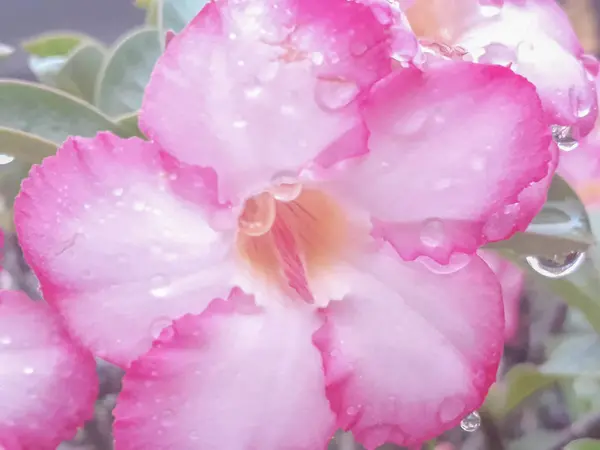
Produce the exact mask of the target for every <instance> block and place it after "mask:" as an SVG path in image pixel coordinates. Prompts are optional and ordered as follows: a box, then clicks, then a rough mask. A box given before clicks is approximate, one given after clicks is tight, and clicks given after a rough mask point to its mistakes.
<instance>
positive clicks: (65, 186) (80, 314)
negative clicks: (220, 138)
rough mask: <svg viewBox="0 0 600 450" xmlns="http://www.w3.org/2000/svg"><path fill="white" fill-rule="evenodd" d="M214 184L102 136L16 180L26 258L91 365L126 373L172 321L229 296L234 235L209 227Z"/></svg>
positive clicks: (78, 141)
mask: <svg viewBox="0 0 600 450" xmlns="http://www.w3.org/2000/svg"><path fill="white" fill-rule="evenodd" d="M210 179H211V177H210V176H207V174H206V173H205V172H204V171H203V170H202V169H200V168H192V167H186V166H181V165H179V164H178V163H177V162H176V161H174V160H173V159H172V158H171V157H170V156H168V155H165V154H163V153H161V151H160V148H159V147H157V146H156V145H155V144H152V143H149V142H145V141H142V140H140V139H137V138H133V139H121V138H118V137H116V136H113V135H111V134H109V133H100V134H99V135H98V136H97V137H95V138H91V139H88V138H70V139H68V140H67V141H66V142H65V143H64V144H63V146H62V147H61V148H60V149H59V150H58V153H57V154H56V156H52V157H49V158H46V159H45V160H44V162H43V163H42V165H41V166H34V167H33V169H32V170H31V173H30V175H29V178H28V179H26V180H24V182H23V184H22V189H21V193H20V194H19V196H18V198H17V200H16V202H15V224H16V229H17V233H18V236H19V240H20V243H21V245H22V248H23V252H24V255H25V258H26V260H27V261H28V263H29V264H30V266H31V267H32V268H33V270H34V272H35V274H36V275H37V276H38V278H39V280H40V283H41V290H42V292H43V295H44V298H45V299H46V301H48V302H49V303H50V304H51V305H53V306H54V307H56V308H57V310H58V311H59V312H60V313H61V315H62V316H63V317H64V319H65V321H66V323H67V326H68V327H69V329H70V331H71V332H72V333H73V335H74V336H76V337H77V338H78V339H79V340H80V341H81V342H82V343H84V344H85V345H86V346H87V347H88V348H90V349H91V350H92V351H93V352H94V353H95V354H96V356H99V357H101V358H104V359H106V360H109V361H111V362H113V363H116V364H119V365H121V366H126V365H127V364H128V362H129V361H130V360H131V359H132V358H135V357H137V356H138V355H140V354H142V353H144V352H145V351H147V350H148V349H149V348H150V346H151V343H152V339H153V338H154V337H156V336H157V335H158V333H160V331H161V330H162V328H164V327H166V326H168V325H170V322H171V320H172V319H174V318H177V317H180V316H182V315H184V314H187V313H200V312H202V311H203V310H204V308H205V307H206V305H207V304H208V303H209V302H210V300H212V299H213V298H217V297H220V296H222V295H225V294H226V293H227V292H229V289H230V282H229V281H230V277H231V276H232V267H231V264H230V262H231V261H230V259H231V258H230V255H231V251H232V246H233V240H234V237H233V230H229V231H224V232H215V231H214V230H213V229H211V227H210V226H209V225H208V223H207V220H209V219H210V217H211V214H213V213H214V212H215V211H217V210H218V208H219V206H218V205H217V204H216V203H215V195H216V194H215V193H214V191H213V190H212V185H211V182H210ZM232 226H233V224H232Z"/></svg>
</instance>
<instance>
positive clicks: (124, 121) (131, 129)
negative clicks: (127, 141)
mask: <svg viewBox="0 0 600 450" xmlns="http://www.w3.org/2000/svg"><path fill="white" fill-rule="evenodd" d="M116 122H117V123H118V124H119V125H120V126H121V127H122V128H123V129H125V130H127V132H128V133H129V134H130V136H138V137H141V138H143V139H146V136H144V133H142V132H141V131H140V129H139V127H138V113H137V111H136V112H134V113H129V114H125V115H123V116H121V117H118V118H117V119H116Z"/></svg>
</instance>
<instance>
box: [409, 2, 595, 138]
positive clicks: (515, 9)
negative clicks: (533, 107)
mask: <svg viewBox="0 0 600 450" xmlns="http://www.w3.org/2000/svg"><path fill="white" fill-rule="evenodd" d="M454 3H456V8H458V9H459V10H460V11H461V12H462V14H460V15H458V14H457V15H456V16H452V15H448V14H447V11H448V10H449V9H452V8H451V7H450V8H449V6H448V5H447V2H441V1H439V0H419V1H418V2H417V5H416V6H415V7H414V8H413V9H414V11H413V12H412V14H411V11H410V10H409V18H415V17H420V16H421V17H422V16H423V14H422V13H423V12H424V11H425V10H424V6H425V5H427V6H428V7H429V9H428V10H427V11H426V12H427V14H425V16H426V17H428V19H426V20H425V21H426V22H427V23H428V24H429V25H430V26H429V27H421V30H419V27H418V26H417V27H416V31H417V33H419V31H420V32H422V33H423V32H425V33H427V34H429V35H430V36H428V37H433V38H436V39H440V40H442V41H445V42H446V43H448V44H450V45H459V46H461V47H463V48H465V49H466V50H467V51H468V52H469V53H470V54H471V55H472V56H473V57H474V58H475V60H476V61H479V62H482V63H486V64H490V63H491V64H500V65H504V66H510V67H511V68H512V69H513V70H514V71H515V72H516V73H519V74H521V75H523V76H524V77H526V78H527V79H528V80H529V81H531V82H532V83H533V84H535V86H536V88H537V90H538V93H539V94H540V97H541V99H542V102H543V105H544V108H545V111H546V120H547V123H549V124H561V125H574V126H575V131H576V134H577V135H579V136H584V135H586V134H587V133H589V132H590V130H591V129H592V127H593V124H594V121H595V120H596V116H597V102H596V94H595V85H594V81H593V77H592V76H591V74H590V72H589V71H588V69H587V68H586V66H587V64H586V61H587V60H588V57H587V56H585V55H584V54H583V49H582V48H581V45H580V43H579V41H578V39H577V36H576V34H575V32H574V31H573V28H572V27H571V24H570V23H569V20H568V18H567V16H566V14H565V12H564V11H563V10H562V8H561V7H560V6H559V4H558V3H557V2H556V1H555V0H528V1H526V2H524V1H522V0H505V1H504V2H503V5H502V6H493V5H483V4H481V2H479V1H478V0H454ZM487 3H489V2H487ZM419 11H420V12H421V14H419ZM421 21H422V20H421ZM411 23H412V22H411Z"/></svg>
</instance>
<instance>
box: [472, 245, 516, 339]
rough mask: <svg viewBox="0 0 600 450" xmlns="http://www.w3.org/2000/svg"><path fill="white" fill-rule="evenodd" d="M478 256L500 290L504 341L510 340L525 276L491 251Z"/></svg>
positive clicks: (513, 333)
mask: <svg viewBox="0 0 600 450" xmlns="http://www.w3.org/2000/svg"><path fill="white" fill-rule="evenodd" d="M478 254H479V256H480V257H481V258H482V259H483V260H484V261H485V262H486V264H487V265H488V266H489V267H490V269H492V270H493V271H494V273H495V274H496V276H497V277H498V281H499V282H500V287H501V288H502V302H503V303H504V339H505V340H506V341H509V340H511V339H512V338H513V337H514V335H515V333H516V331H517V328H518V326H519V305H520V300H521V294H522V292H523V283H524V282H525V274H524V273H523V271H522V270H521V269H520V268H519V267H517V266H515V265H514V264H513V263H512V262H510V261H508V260H507V259H504V258H502V257H501V256H499V255H498V254H497V253H495V252H492V251H479V252H478Z"/></svg>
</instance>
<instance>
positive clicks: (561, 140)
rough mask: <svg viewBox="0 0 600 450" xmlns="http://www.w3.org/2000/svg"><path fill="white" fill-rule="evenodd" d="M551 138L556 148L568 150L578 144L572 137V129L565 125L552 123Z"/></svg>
mask: <svg viewBox="0 0 600 450" xmlns="http://www.w3.org/2000/svg"><path fill="white" fill-rule="evenodd" d="M552 138H553V139H554V142H556V145H558V148H560V149H561V150H564V151H565V152H570V151H571V150H574V149H576V148H577V147H578V146H579V142H577V140H576V139H575V138H574V137H573V130H572V128H571V127H569V126H565V125H552Z"/></svg>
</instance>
